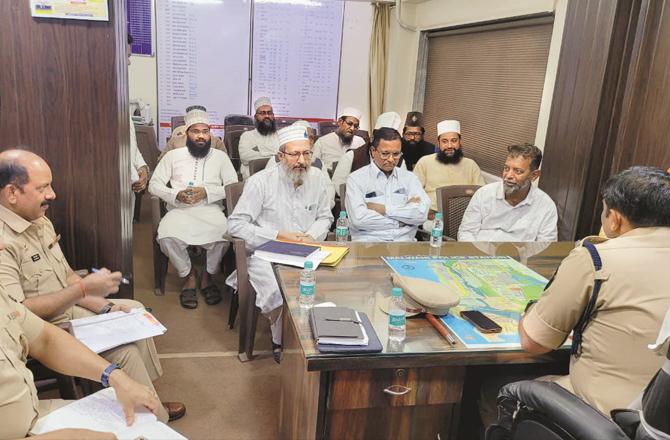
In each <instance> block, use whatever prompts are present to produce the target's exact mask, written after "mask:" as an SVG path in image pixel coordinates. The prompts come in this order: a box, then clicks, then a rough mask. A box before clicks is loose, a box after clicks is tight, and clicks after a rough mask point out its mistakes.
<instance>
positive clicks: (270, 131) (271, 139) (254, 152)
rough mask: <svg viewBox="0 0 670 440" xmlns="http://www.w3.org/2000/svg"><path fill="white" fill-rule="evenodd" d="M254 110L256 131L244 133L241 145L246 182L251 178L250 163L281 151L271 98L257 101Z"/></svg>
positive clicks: (240, 152) (242, 165) (241, 168)
mask: <svg viewBox="0 0 670 440" xmlns="http://www.w3.org/2000/svg"><path fill="white" fill-rule="evenodd" d="M254 110H255V112H256V113H255V115H254V124H255V125H256V129H255V130H250V131H246V132H244V133H243V134H242V136H241V137H240V144H239V154H240V162H241V165H240V173H241V174H242V177H243V178H244V179H245V180H246V179H247V178H248V177H249V162H250V161H252V160H255V159H264V158H269V157H271V156H274V155H275V154H277V150H278V149H279V139H278V138H277V128H276V126H275V114H274V111H273V110H272V102H270V98H268V97H266V96H262V97H260V98H258V99H256V101H254Z"/></svg>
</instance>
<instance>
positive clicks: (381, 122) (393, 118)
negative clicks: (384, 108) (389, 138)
mask: <svg viewBox="0 0 670 440" xmlns="http://www.w3.org/2000/svg"><path fill="white" fill-rule="evenodd" d="M401 124H402V119H401V118H400V115H399V114H398V113H396V112H386V113H382V114H381V115H379V116H378V117H377V122H375V130H379V129H380V128H392V129H394V130H395V131H399V130H400V125H401Z"/></svg>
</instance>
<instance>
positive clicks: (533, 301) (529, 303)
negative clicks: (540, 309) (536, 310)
mask: <svg viewBox="0 0 670 440" xmlns="http://www.w3.org/2000/svg"><path fill="white" fill-rule="evenodd" d="M536 302H537V300H536V299H533V300H530V301H528V304H526V308H525V309H523V313H524V315H525V314H526V313H528V310H529V309H530V308H531V307H532V306H534V305H535V303H536Z"/></svg>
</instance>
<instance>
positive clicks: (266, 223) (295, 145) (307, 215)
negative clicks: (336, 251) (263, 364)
mask: <svg viewBox="0 0 670 440" xmlns="http://www.w3.org/2000/svg"><path fill="white" fill-rule="evenodd" d="M277 135H278V142H279V145H280V147H279V152H278V153H277V154H278V156H279V164H278V166H275V167H272V168H267V169H264V170H262V171H260V172H258V173H256V174H254V175H253V176H251V177H249V179H248V180H247V182H246V183H245V185H244V191H243V192H242V196H241V197H240V200H239V201H238V202H237V205H236V206H235V210H234V211H233V213H232V214H231V215H230V218H229V219H228V226H229V229H228V230H229V233H230V234H231V235H232V236H233V237H239V238H241V239H243V240H244V241H245V242H246V246H247V249H250V250H254V249H256V248H257V247H258V246H260V245H262V244H264V243H266V242H267V241H269V240H286V241H299V242H312V241H321V240H325V238H326V235H327V234H328V230H329V229H330V225H331V224H332V222H333V214H332V212H331V211H330V209H331V206H330V201H331V200H330V199H331V198H332V195H330V194H332V193H329V191H328V187H329V185H330V182H329V181H328V179H327V178H326V177H325V176H324V175H323V173H322V171H321V170H319V169H316V168H314V167H312V166H310V164H311V162H312V156H313V150H312V145H311V143H310V141H309V135H308V133H307V130H306V129H305V127H304V126H301V125H296V124H294V125H290V126H288V127H285V128H282V129H281V130H279V131H277ZM248 271H249V281H250V282H251V285H252V286H253V288H254V290H255V291H256V306H257V307H258V308H259V309H260V310H261V313H262V314H263V315H264V316H266V317H267V318H268V319H270V323H271V325H270V328H271V330H272V347H273V355H274V357H275V360H276V361H277V362H279V355H280V350H281V306H282V303H283V301H282V296H281V292H280V291H279V286H278V285H277V280H276V279H275V276H274V273H273V271H272V267H271V265H270V263H268V262H267V261H264V260H261V259H259V258H257V257H256V256H254V255H252V256H250V257H249V258H248ZM226 283H227V284H228V285H229V286H231V287H232V288H234V289H236V288H237V273H233V274H231V275H230V276H229V277H228V279H227V280H226Z"/></svg>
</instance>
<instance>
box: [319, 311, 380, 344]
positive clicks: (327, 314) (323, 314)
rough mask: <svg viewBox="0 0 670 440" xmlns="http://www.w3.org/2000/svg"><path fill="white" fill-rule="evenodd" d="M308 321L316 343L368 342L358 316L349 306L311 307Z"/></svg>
mask: <svg viewBox="0 0 670 440" xmlns="http://www.w3.org/2000/svg"><path fill="white" fill-rule="evenodd" d="M309 322H310V325H311V327H312V334H313V335H314V340H316V342H317V344H334V345H367V344H368V337H367V335H366V334H365V331H364V328H363V326H362V323H361V318H360V316H359V315H358V314H357V313H356V311H354V310H353V309H350V308H349V307H312V309H310V311H309Z"/></svg>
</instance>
